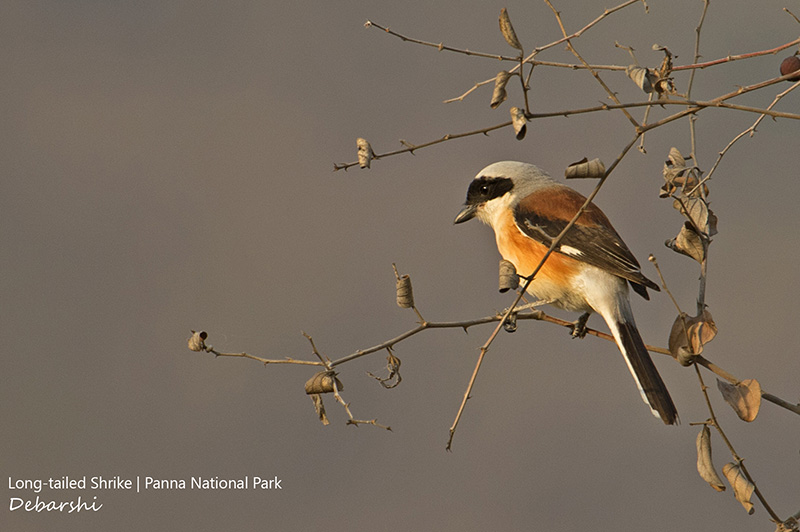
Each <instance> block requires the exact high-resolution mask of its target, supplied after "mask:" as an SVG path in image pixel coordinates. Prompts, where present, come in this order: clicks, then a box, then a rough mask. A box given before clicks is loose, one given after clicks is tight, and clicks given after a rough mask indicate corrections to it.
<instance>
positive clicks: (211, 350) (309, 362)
mask: <svg viewBox="0 0 800 532" xmlns="http://www.w3.org/2000/svg"><path fill="white" fill-rule="evenodd" d="M206 351H208V352H209V353H212V354H214V355H216V356H218V357H239V358H249V359H250V360H257V361H258V362H261V363H262V364H264V365H265V366H266V365H267V364H298V365H302V366H325V364H324V363H323V362H316V361H314V360H297V359H294V358H289V357H287V358H285V359H277V360H274V359H268V358H261V357H257V356H254V355H250V354H248V353H221V352H219V351H217V350H216V349H214V348H207V349H206Z"/></svg>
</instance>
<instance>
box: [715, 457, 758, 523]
mask: <svg viewBox="0 0 800 532" xmlns="http://www.w3.org/2000/svg"><path fill="white" fill-rule="evenodd" d="M722 474H723V475H725V478H726V479H728V483H729V484H730V485H731V487H732V488H733V495H734V497H736V500H737V501H739V502H740V503H741V504H742V506H744V509H745V510H746V511H747V513H748V514H750V515H752V514H753V512H755V511H756V509H755V508H754V507H753V503H752V502H750V497H752V496H753V491H755V489H756V487H755V486H754V485H753V483H752V482H750V481H749V480H747V477H746V476H745V474H744V473H743V472H742V469H741V467H739V464H737V463H736V462H731V463H729V464H725V465H724V466H723V467H722Z"/></svg>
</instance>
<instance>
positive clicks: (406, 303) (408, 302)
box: [395, 274, 414, 308]
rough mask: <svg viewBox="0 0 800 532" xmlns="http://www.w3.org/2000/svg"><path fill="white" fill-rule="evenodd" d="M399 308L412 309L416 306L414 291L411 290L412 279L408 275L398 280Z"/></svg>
mask: <svg viewBox="0 0 800 532" xmlns="http://www.w3.org/2000/svg"><path fill="white" fill-rule="evenodd" d="M395 287H396V290H397V306H398V307H400V308H411V307H413V306H414V291H413V290H412V289H411V277H409V276H408V274H406V275H403V276H401V277H398V278H397V283H396V285H395Z"/></svg>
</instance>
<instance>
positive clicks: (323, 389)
mask: <svg viewBox="0 0 800 532" xmlns="http://www.w3.org/2000/svg"><path fill="white" fill-rule="evenodd" d="M334 380H335V382H336V387H335V388H334V385H333V383H334ZM305 388H306V394H308V395H315V394H320V393H331V392H334V391H336V390H343V389H344V385H343V384H342V381H340V380H339V379H337V378H336V374H335V373H333V372H331V371H327V370H326V371H320V372H319V373H315V374H314V375H313V376H312V377H311V378H310V379H308V380H307V381H306V386H305Z"/></svg>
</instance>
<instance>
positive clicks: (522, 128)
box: [510, 107, 528, 140]
mask: <svg viewBox="0 0 800 532" xmlns="http://www.w3.org/2000/svg"><path fill="white" fill-rule="evenodd" d="M510 111H511V125H512V126H514V133H516V134H517V140H522V139H524V138H525V133H526V132H527V129H528V126H527V122H528V119H527V118H525V111H523V110H522V109H520V108H519V107H512V108H511V110H510Z"/></svg>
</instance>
